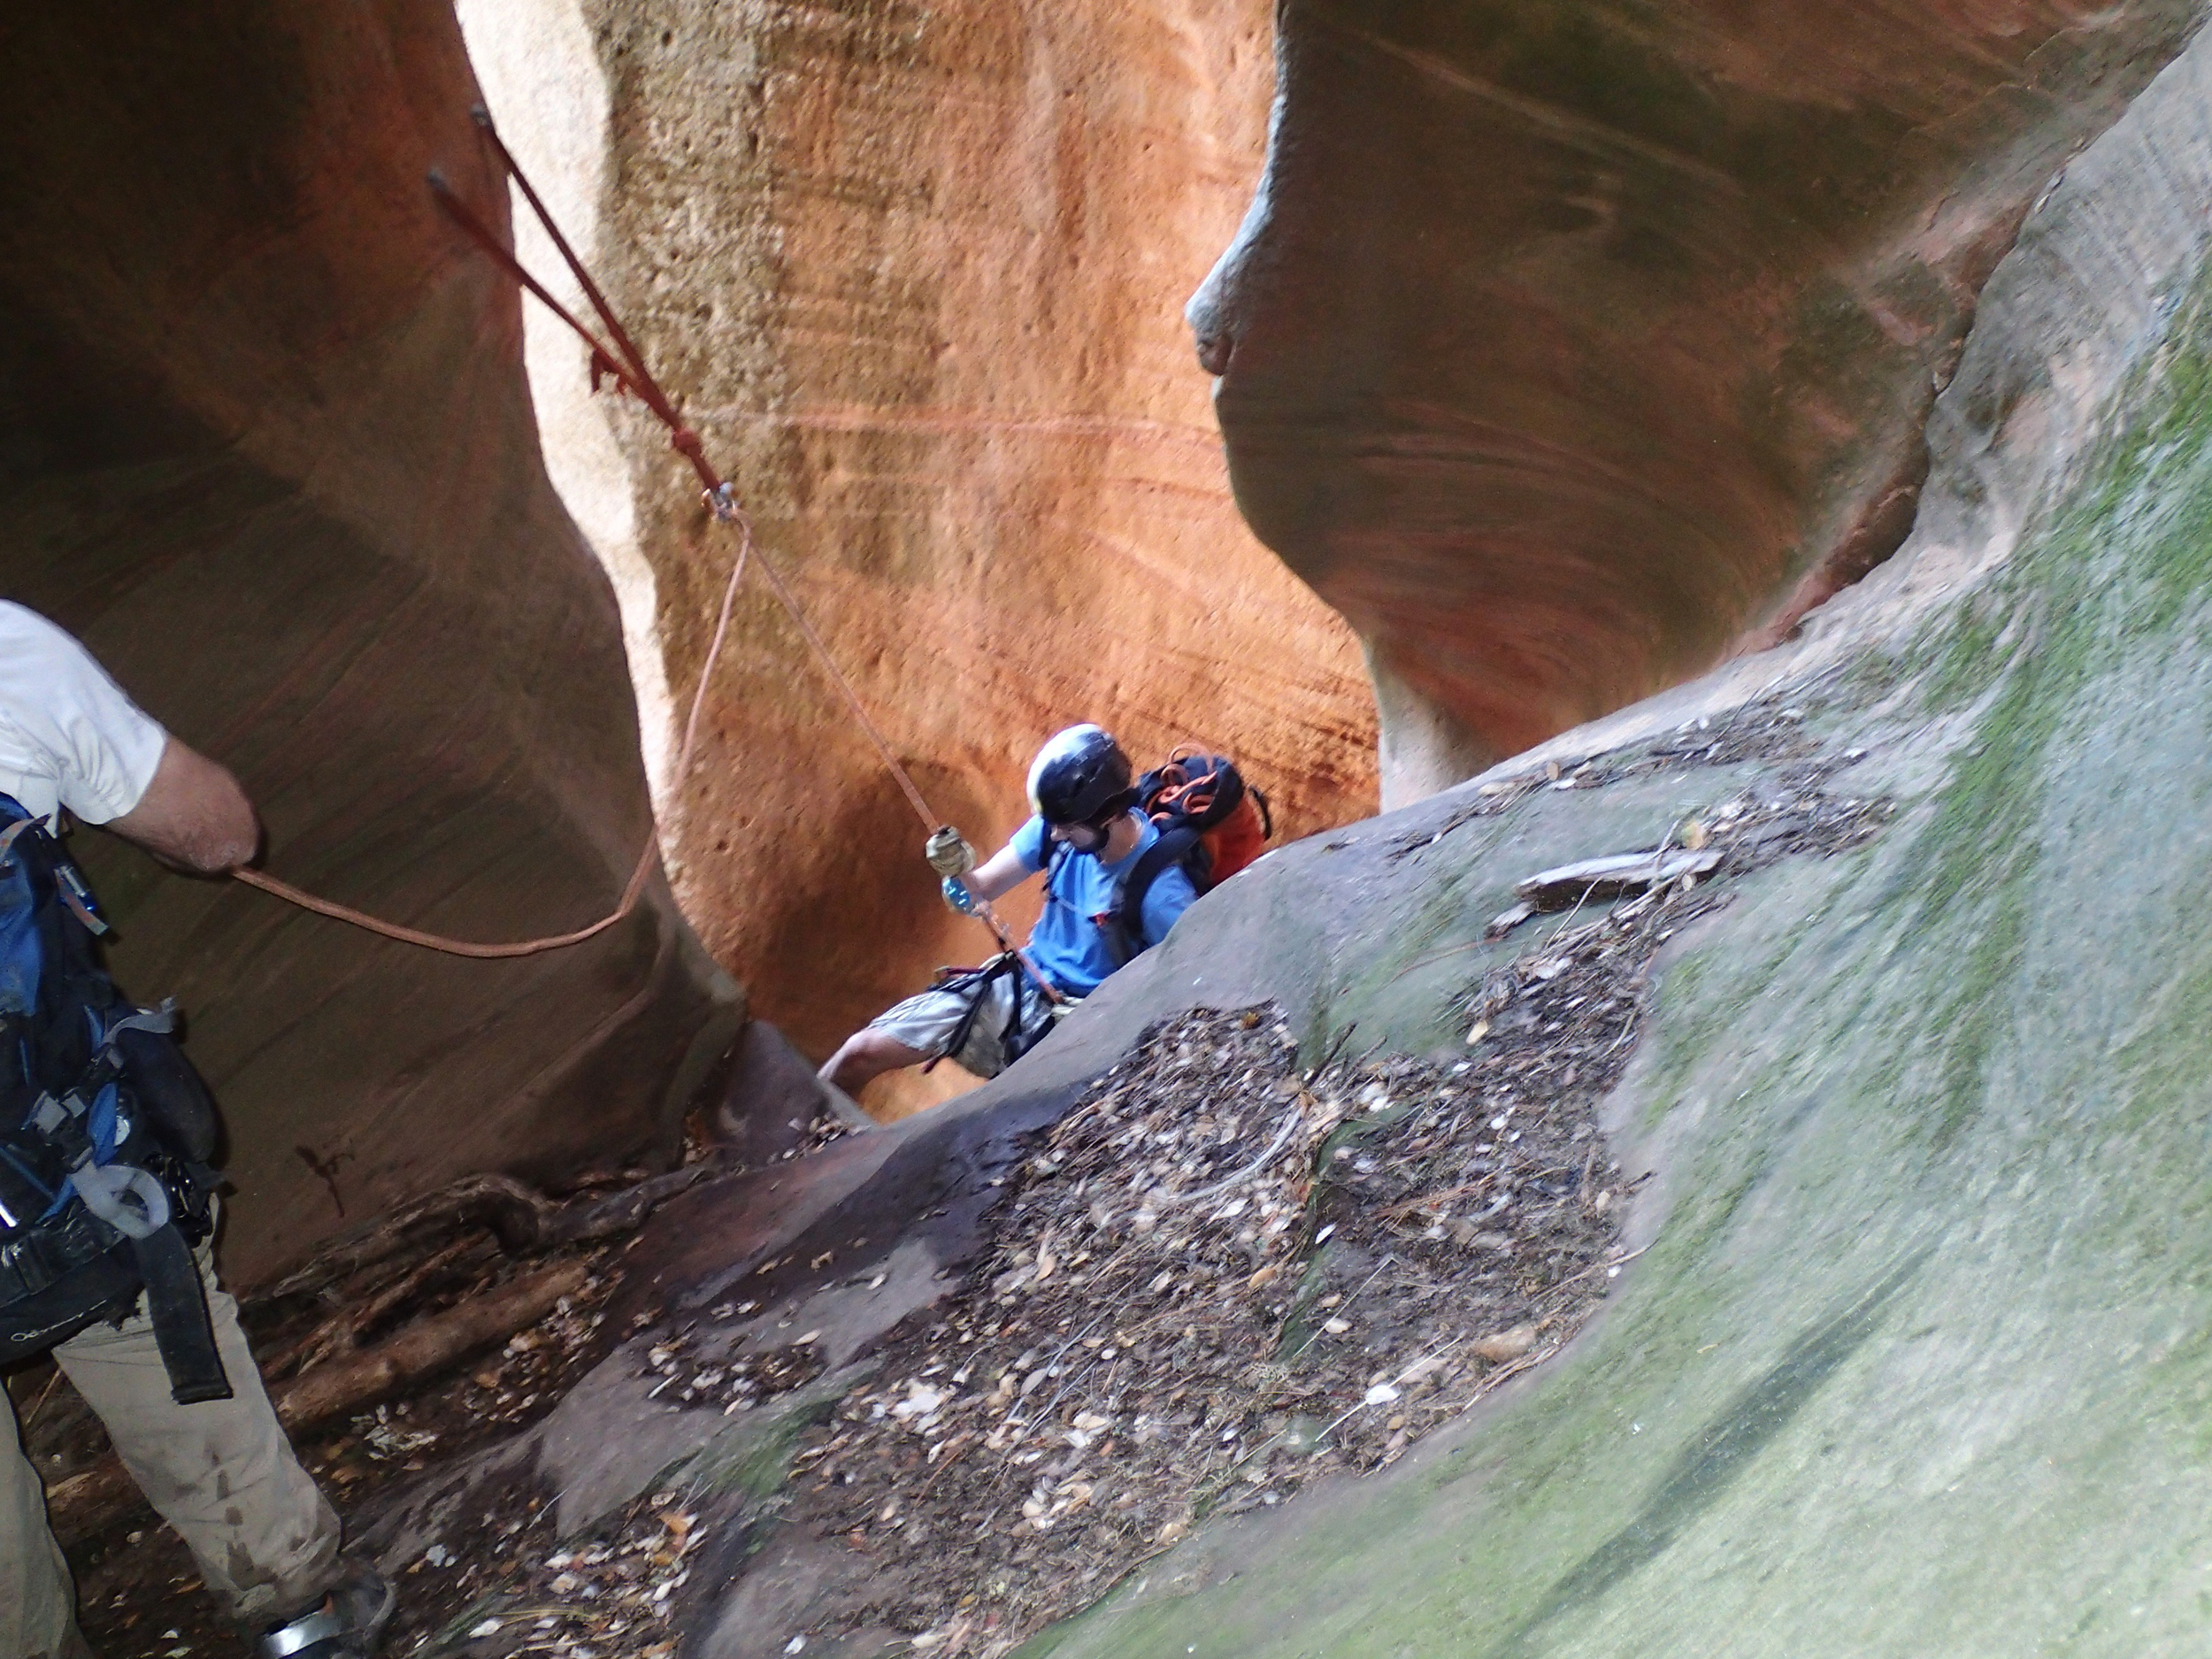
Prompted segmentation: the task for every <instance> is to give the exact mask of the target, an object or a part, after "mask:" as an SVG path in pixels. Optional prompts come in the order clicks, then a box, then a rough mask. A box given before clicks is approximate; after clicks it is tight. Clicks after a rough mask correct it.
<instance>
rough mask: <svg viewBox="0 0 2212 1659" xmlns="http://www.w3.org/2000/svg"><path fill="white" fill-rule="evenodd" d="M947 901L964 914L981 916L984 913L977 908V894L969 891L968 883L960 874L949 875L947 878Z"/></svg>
mask: <svg viewBox="0 0 2212 1659" xmlns="http://www.w3.org/2000/svg"><path fill="white" fill-rule="evenodd" d="M945 902H946V903H948V904H949V905H951V906H952V908H953V909H954V910H958V911H959V912H960V913H961V915H963V916H980V915H982V914H983V912H982V911H981V910H979V909H977V908H976V902H975V895H974V894H972V893H971V892H969V891H968V884H967V883H966V882H964V881H963V880H962V879H960V878H959V877H958V876H947V877H946V878H945Z"/></svg>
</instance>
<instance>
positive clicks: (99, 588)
mask: <svg viewBox="0 0 2212 1659" xmlns="http://www.w3.org/2000/svg"><path fill="white" fill-rule="evenodd" d="M0 34H4V50H0V65H4V66H0V79H4V83H5V95H4V97H0V111H4V113H0V147H4V149H5V151H6V154H7V156H8V157H9V163H8V165H7V167H6V168H5V169H4V170H0V215H4V218H5V221H6V223H7V226H8V234H7V235H6V237H5V238H4V239H0V296H4V307H5V310H6V312H7V316H8V319H9V320H8V326H7V327H6V329H5V330H4V331H0V549H4V553H0V593H4V594H5V595H6V596H7V597H10V598H12V599H19V600H21V601H24V602H26V603H30V604H32V605H34V606H35V607H37V608H39V609H41V610H42V611H46V612H47V613H49V614H50V615H51V616H53V617H55V618H58V620H60V621H61V622H63V623H64V624H65V625H67V626H70V627H71V628H73V629H74V630H76V631H77V632H78V633H79V634H81V636H82V637H83V638H84V639H85V640H86V641H88V643H89V644H90V645H91V646H92V648H93V649H95V651H96V652H97V653H98V655H99V656H100V657H102V658H103V660H104V661H105V662H106V663H107V664H109V666H110V667H111V670H112V671H113V672H114V673H115V674H116V675H117V677H118V678H119V680H121V681H122V682H123V684H124V685H125V687H127V689H128V690H130V691H131V692H132V693H133V694H134V695H135V696H136V697H137V698H138V699H139V701H140V702H141V703H143V704H144V705H145V706H146V707H147V708H148V709H149V710H151V711H153V712H154V713H155V714H156V715H157V717H158V718H160V719H161V720H162V721H163V722H164V723H165V724H166V725H167V726H170V728H171V729H172V730H173V731H174V732H175V733H178V734H179V735H180V736H182V737H183V738H185V739H186V740H187V741H190V742H192V743H194V744H195V745H196V746H198V747H199V748H201V749H205V750H207V751H208V752H210V753H211V754H213V755H215V756H216V757H219V758H220V759H222V760H223V761H225V762H227V764H230V765H231V766H233V767H234V768H235V769H236V770H237V772H239V773H240V775H241V776H242V779H243V780H244V782H245V784H246V786H247V787H248V789H249V790H250V792H251V794H252V795H254V797H255V799H256V801H257V803H258V804H259V806H260V808H261V810H262V812H263V814H264V816H265V819H266V822H267V825H268V830H269V854H268V862H269V866H270V868H271V869H272V870H273V871H274V872H277V873H279V874H281V875H284V876H287V877H289V878H291V879H294V880H296V881H298V882H300V883H302V884H303V885H306V886H308V887H312V888H314V889H317V890H319V891H321V892H324V893H326V894H327V895H330V896H332V897H334V898H337V899H340V900H342V901H344V902H350V903H353V904H356V905H359V906H362V907H365V908H366V909H369V910H374V911H377V912H379V913H380V914H384V915H388V916H390V917H392V918H396V919H398V920H401V921H404V922H409V923H412V924H415V925H417V926H423V927H427V928H432V929H434V930H438V931H442V932H445V933H456V934H459V935H461V936H463V937H466V938H473V939H489V940H500V939H513V938H517V937H525V936H531V935H536V934H542V933H555V932H558V931H562V930H565V929H568V928H572V927H575V926H579V925H580V924H582V923H584V922H587V921H589V920H591V919H593V918H595V917H598V916H600V915H603V914H604V913H606V912H607V911H608V910H611V909H612V908H613V905H614V903H615V901H616V898H617V896H618V893H619V891H620V889H621V887H622V885H623V881H624V879H625V878H626V875H627V874H628V872H629V871H630V869H631V867H632V865H633V864H634V861H635V860H636V858H637V856H638V851H639V849H640V848H641V846H642V845H644V844H645V843H646V841H647V840H648V838H649V835H650V833H651V822H650V816H649V805H648V800H647V794H646V788H645V780H644V775H643V772H642V770H641V766H640V764H639V754H638V741H637V733H636V724H635V717H634V710H633V705H632V702H631V696H630V690H629V683H628V680H627V677H626V673H625V671H624V662H623V655H622V646H621V637H620V634H619V630H618V618H617V615H616V606H615V603H614V599H613V596H612V595H611V593H610V592H609V590H608V587H607V584H606V581H605V580H604V578H603V576H602V574H601V572H600V571H599V569H598V567H597V565H595V562H594V560H593V558H592V557H591V554H590V552H589V550H588V549H587V548H586V546H585V545H584V543H583V541H581V539H580V537H579V536H578V534H577V533H576V531H575V528H574V526H572V524H571V522H570V520H569V518H568V517H567V515H566V513H565V512H564V511H563V509H562V506H561V503H560V502H559V500H558V498H557V496H556V495H555V494H554V493H553V491H552V489H551V488H549V485H548V483H547V480H546V478H545V474H544V472H543V470H542V468H541V465H540V462H539V459H538V453H537V444H536V436H535V432H534V425H533V421H532V415H531V409H530V403H529V398H528V395H527V389H526V384H525V381H524V377H523V370H522V363H521V355H520V349H519V346H520V342H519V322H518V317H519V313H518V307H517V303H516V299H515V296H514V295H513V293H512V292H511V289H509V288H507V287H506V286H505V285H504V284H503V282H502V281H501V280H498V279H497V278H496V276H495V273H493V272H491V271H490V270H488V268H487V267H486V265H485V264H484V262H483V260H482V257H481V256H480V255H479V254H477V253H476V252H475V251H474V250H472V248H471V247H470V245H469V244H468V243H467V242H465V241H464V240H463V239H462V238H461V237H460V236H459V234H457V233H456V232H455V231H454V229H453V228H452V227H451V226H450V225H449V224H448V223H447V222H445V220H444V219H442V217H441V216H440V214H439V213H438V211H437V210H436V209H435V207H434V204H433V201H432V198H431V196H430V195H429V193H428V191H427V189H426V188H425V185H424V174H425V173H426V170H427V169H428V168H429V167H431V166H432V165H437V166H440V167H442V168H443V169H444V170H445V171H446V172H447V173H449V175H451V176H452V177H453V178H454V179H455V180H456V181H457V184H459V185H460V186H461V187H462V188H464V189H465V190H467V191H469V192H471V193H472V194H473V195H474V196H475V197H476V198H477V199H479V200H480V201H482V202H484V203H486V204H488V211H491V210H495V209H497V208H498V206H499V204H500V196H499V195H498V193H497V191H496V188H495V184H494V181H493V180H492V179H491V177H490V175H489V173H488V171H487V169H486V168H485V166H484V164H483V157H482V154H481V151H480V148H479V144H478V141H477V138H476V135H475V133H474V129H473V128H472V126H471V124H470V121H469V119H468V108H469V105H470V104H471V102H472V100H473V99H474V97H475V96H476V91H475V88H474V85H473V83H472V77H471V74H470V71H469V66H468V63H467V60H466V58H465V53H464V51H463V47H462V42H461V37H460V34H459V32H458V30H457V28H456V27H455V26H454V22H453V19H452V16H451V13H450V12H449V11H448V10H447V9H446V8H445V7H443V6H442V5H438V4H429V3H428V0H423V3H419V4H418V3H416V0H382V3H381V4H369V5H365V6H358V5H357V6H338V5H331V4H290V5H287V6H283V7H269V6H262V5H257V4H247V3H245V0H238V3H235V4H234V3H229V0H221V3H219V4H204V5H194V6H190V7H178V6H172V5H157V4H110V5H95V6H92V7H89V8H86V7H75V6H71V7H56V8H44V9H32V10H28V11H24V12H19V13H18V14H17V15H15V16H14V17H12V19H10V20H9V21H8V22H7V23H6V24H5V25H4V26H0ZM77 847H78V849H79V852H80V854H81V856H83V857H84V858H85V859H86V861H87V862H88V864H90V865H91V866H92V867H93V872H94V876H95V879H96V883H97V885H98V886H99V887H100V888H101V890H102V893H103V895H104V897H105V899H106V900H107V902H108V903H109V906H110V908H111V911H112V912H113V913H114V915H115V917H116V918H117V920H118V923H119V935H120V938H119V944H118V946H117V948H116V949H115V952H114V959H115V964H116V966H117V969H118V972H119V974H120V975H121V977H122V978H123V979H124V981H125V983H126V984H127V987H129V988H130V989H131V990H133V991H134V993H135V994H137V995H139V996H141V997H142V998H149V999H150V998H154V997H157V996H160V995H175V996H177V997H178V998H179V999H180V1001H181V1002H183V1004H184V1005H185V1007H186V1008H187V1010H188V1012H189V1015H190V1019H191V1038H190V1043H189V1048H190V1051H191V1053H192V1055H193V1056H194V1057H195V1058H196V1060H197V1061H198V1062H199V1064H201V1066H202V1067H203V1068H204V1070H205V1071H207V1073H208V1074H209V1076H210V1078H211V1080H212V1081H213V1082H214V1084H215V1087H216V1089H217V1092H218V1093H219V1095H220V1096H221V1099H222V1101H223V1104H224V1107H225V1110H226V1112H227V1118H228V1121H229V1125H230V1135H231V1145H230V1156H229V1163H228V1168H229V1172H230V1174H231V1177H232V1179H233V1181H234V1189H235V1190H234V1193H233V1194H232V1196H231V1199H230V1201H229V1210H228V1216H229V1220H228V1225H227V1243H226V1263H227V1268H228V1271H230V1272H231V1274H232V1275H233V1277H234V1278H239V1279H254V1278H256V1277H259V1276H262V1275H264V1274H265V1272H266V1271H267V1270H269V1269H270V1268H272V1267H273V1266H275V1265H277V1264H280V1263H282V1262H284V1261H286V1260H288V1259H290V1258H292V1257H295V1256H297V1255H298V1254H299V1253H300V1252H301V1251H302V1250H303V1249H304V1248H306V1247H307V1246H309V1245H310V1244H311V1243H312V1242H313V1240H315V1239H316V1238H317V1237H319V1236H320V1235H321V1234H323V1233H327V1232H329V1231H331V1230H332V1229H333V1228H334V1227H337V1226H341V1225H345V1224H346V1223H347V1222H349V1221H353V1220H358V1219H361V1218H363V1217H365V1216H366V1215H368V1214H370V1213H372V1212H373V1211H375V1210H378V1209H380V1208H382V1207H383V1206H385V1205H387V1204H388V1203H390V1202H393V1201H394V1200H395V1199H397V1198H401V1197H404V1196H407V1195H410V1194H413V1193H416V1192H419V1191H421V1190H423V1189H424V1188H426V1187H430V1186H433V1185H434V1184H436V1183H438V1182H440V1181H442V1180H444V1179H449V1178H450V1177H452V1176H454V1175H457V1174H459V1173H462V1172H465V1171H475V1170H481V1169H508V1170H514V1171H520V1172H523V1173H525V1174H534V1175H552V1174H556V1173H558V1172H562V1171H573V1170H574V1169H575V1168H576V1167H577V1166H578V1165H580V1164H584V1163H586V1162H605V1161H607V1160H610V1159H615V1158H622V1157H628V1156H636V1155H639V1154H641V1153H645V1152H649V1150H650V1149H651V1148H652V1147H653V1146H654V1145H655V1144H656V1143H657V1142H659V1141H666V1140H668V1139H669V1138H670V1134H671V1131H672V1127H673V1125H672V1122H671V1121H670V1112H671V1110H672V1109H674V1108H675V1107H677V1106H679V1105H680V1103H681V1102H682V1100H683V1098H684V1095H685V1094H686V1091H687V1087H688V1086H689V1085H690V1084H691V1083H692V1082H694V1081H695V1079H696V1077H697V1074H698V1071H699V1066H700V1063H701V1062H703V1060H706V1059H709V1058H710V1057H711V1056H712V1055H713V1054H714V1053H715V1052H717V1051H718V1049H719V1048H720V1047H721V1046H723V1045H724V1044H725V1043H726V1041H727V1038H728V1035H729V1033H730V1030H731V1028H732V1026H733V1024H734V1022H735V1019H736V1018H738V1016H739V1013H740V1011H741V1004H740V999H739V998H738V995H737V992H736V989H735V987H733V985H732V984H731V983H730V982H729V980H728V979H726V977H725V976H722V975H721V974H720V973H719V972H718V971H717V970H716V969H715V968H714V967H713V965H712V964H711V963H710V961H708V960H707V959H706V958H705V956H704V955H703V953H702V952H701V951H700V949H699V948H698V946H697V943H696V941H695V940H694V939H693V938H692V937H691V935H690V933H688V931H687V929H686V927H685V926H684V925H683V923H682V921H681V919H680V917H679V916H678V914H677V912H676V910H675V907H674V905H673V902H672V899H671V898H670V896H669V895H668V893H667V890H666V887H665V885H664V883H662V882H659V881H658V880H657V881H656V882H655V884H654V885H653V887H651V888H650V889H649V892H648V895H647V899H646V902H645V903H644V905H643V907H642V908H641V911H640V912H639V913H638V914H636V915H634V916H633V917H632V918H630V919H629V921H628V922H626V924H625V925H623V926H618V927H617V928H615V929H613V930H612V931H611V932H610V933H607V934H605V935H604V936H603V937H602V938H600V939H597V940H595V941H592V942H591V943H589V944H588V945H586V946H584V947H581V948H580V949H575V950H572V951H567V952H564V953H559V954H556V955H550V956H539V957H535V958H533V959H531V960H528V961H525V962H517V963H474V962H465V961H457V960H455V959H453V958H450V957H444V956H430V955H426V954H425V953H423V952H420V951H418V950H413V949H408V948H405V947H403V946H400V945H396V944H391V943H386V942H381V941H376V940H373V939H371V938H370V937H368V936H367V935H365V934H363V933H357V932H355V931H353V930H351V929H349V928H345V927H342V926H337V925H335V924H334V923H331V922H328V921H325V920H321V919H318V918H311V917H308V916H304V915H303V914H301V913H299V912H297V911H295V910H288V909H286V908H283V907H280V906H279V905H278V904H276V903H275V902H273V901H272V900H270V899H267V898H265V897H262V896H260V895H255V894H251V893H249V892H247V891H245V890H243V889H242V888H237V887H232V886H229V885H228V884H219V883H207V882H196V881H188V880H185V879H179V878H174V877H170V876H166V875H164V874H162V873H161V872H158V871H157V869H156V868H155V867H154V866H153V865H152V864H150V862H149V861H147V860H145V859H143V858H142V857H141V856H139V855H138V854H136V853H134V852H132V851H130V850H128V849H125V848H123V847H121V845H120V844H119V843H117V842H115V841H111V839H110V838H108V837H105V836H104V835H100V834H98V833H92V832H80V833H79V834H78V836H77Z"/></svg>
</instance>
